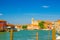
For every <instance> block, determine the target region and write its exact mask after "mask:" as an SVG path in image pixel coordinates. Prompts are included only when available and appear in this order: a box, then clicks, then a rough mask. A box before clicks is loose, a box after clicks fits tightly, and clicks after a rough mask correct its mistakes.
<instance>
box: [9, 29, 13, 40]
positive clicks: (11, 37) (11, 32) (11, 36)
mask: <svg viewBox="0 0 60 40" xmlns="http://www.w3.org/2000/svg"><path fill="white" fill-rule="evenodd" d="M10 40H13V30H12V29H11V31H10Z"/></svg>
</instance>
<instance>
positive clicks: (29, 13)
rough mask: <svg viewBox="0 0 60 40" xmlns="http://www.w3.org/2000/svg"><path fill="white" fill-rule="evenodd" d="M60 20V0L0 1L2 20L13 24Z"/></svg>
mask: <svg viewBox="0 0 60 40" xmlns="http://www.w3.org/2000/svg"><path fill="white" fill-rule="evenodd" d="M32 18H34V19H35V20H50V21H56V20H59V19H60V0H0V20H6V21H7V22H9V23H11V24H30V23H31V19H32Z"/></svg>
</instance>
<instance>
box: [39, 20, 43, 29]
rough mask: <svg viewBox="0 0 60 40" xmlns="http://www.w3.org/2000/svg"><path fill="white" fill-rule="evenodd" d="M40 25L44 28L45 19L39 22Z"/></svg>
mask: <svg viewBox="0 0 60 40" xmlns="http://www.w3.org/2000/svg"><path fill="white" fill-rule="evenodd" d="M39 26H40V28H41V29H44V21H41V22H39Z"/></svg>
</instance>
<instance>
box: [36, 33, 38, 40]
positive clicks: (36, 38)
mask: <svg viewBox="0 0 60 40" xmlns="http://www.w3.org/2000/svg"><path fill="white" fill-rule="evenodd" d="M36 40H38V32H37V33H36Z"/></svg>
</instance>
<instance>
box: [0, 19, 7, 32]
mask: <svg viewBox="0 0 60 40" xmlns="http://www.w3.org/2000/svg"><path fill="white" fill-rule="evenodd" d="M6 26H7V22H6V21H5V20H0V31H5V29H6Z"/></svg>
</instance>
